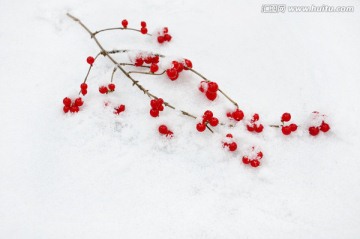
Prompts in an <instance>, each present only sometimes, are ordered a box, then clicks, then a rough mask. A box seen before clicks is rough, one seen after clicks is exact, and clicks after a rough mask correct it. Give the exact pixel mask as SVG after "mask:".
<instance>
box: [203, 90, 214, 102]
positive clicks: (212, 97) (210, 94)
mask: <svg viewBox="0 0 360 239" xmlns="http://www.w3.org/2000/svg"><path fill="white" fill-rule="evenodd" d="M205 95H206V98H208V100H211V101H213V100H215V99H216V97H217V94H216V92H211V91H207V92H206V93H205Z"/></svg>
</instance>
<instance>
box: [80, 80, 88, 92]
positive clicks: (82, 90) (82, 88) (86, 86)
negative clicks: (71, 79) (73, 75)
mask: <svg viewBox="0 0 360 239" xmlns="http://www.w3.org/2000/svg"><path fill="white" fill-rule="evenodd" d="M87 88H88V85H87V84H86V83H82V84H81V85H80V90H81V94H82V95H86V94H87Z"/></svg>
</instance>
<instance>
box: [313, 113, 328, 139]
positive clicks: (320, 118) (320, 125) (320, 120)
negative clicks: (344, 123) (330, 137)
mask: <svg viewBox="0 0 360 239" xmlns="http://www.w3.org/2000/svg"><path fill="white" fill-rule="evenodd" d="M325 118H326V115H320V113H319V112H317V111H314V112H313V117H312V126H310V127H309V134H310V135H312V136H316V135H318V134H319V133H320V131H322V132H323V133H326V132H328V131H329V130H330V125H329V124H328V123H326V122H325Z"/></svg>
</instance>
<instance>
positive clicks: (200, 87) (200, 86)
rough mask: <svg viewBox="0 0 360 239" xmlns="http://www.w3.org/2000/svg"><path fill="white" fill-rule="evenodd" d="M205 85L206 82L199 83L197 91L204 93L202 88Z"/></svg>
mask: <svg viewBox="0 0 360 239" xmlns="http://www.w3.org/2000/svg"><path fill="white" fill-rule="evenodd" d="M206 85H207V83H206V81H201V82H200V85H199V90H200V91H201V92H204V91H205V89H204V86H206Z"/></svg>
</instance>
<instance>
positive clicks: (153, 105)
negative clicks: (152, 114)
mask: <svg viewBox="0 0 360 239" xmlns="http://www.w3.org/2000/svg"><path fill="white" fill-rule="evenodd" d="M160 105H161V104H160V102H159V101H158V100H150V106H151V108H153V109H158V108H159V106H160Z"/></svg>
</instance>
